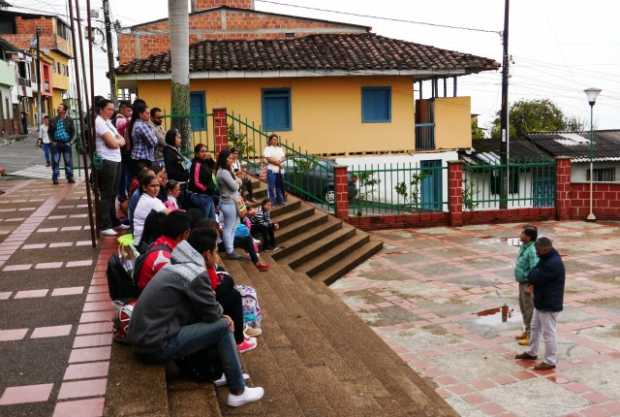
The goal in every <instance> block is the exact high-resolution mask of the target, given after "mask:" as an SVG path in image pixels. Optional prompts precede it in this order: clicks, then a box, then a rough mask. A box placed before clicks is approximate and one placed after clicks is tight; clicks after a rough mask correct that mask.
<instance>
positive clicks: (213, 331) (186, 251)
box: [128, 229, 264, 407]
mask: <svg viewBox="0 0 620 417" xmlns="http://www.w3.org/2000/svg"><path fill="white" fill-rule="evenodd" d="M216 239H217V234H216V233H214V232H212V231H210V230H208V229H196V230H194V231H193V232H192V233H191V235H190V237H189V242H188V241H183V242H181V243H179V244H178V245H177V247H176V248H175V250H174V251H173V252H172V259H171V265H169V266H167V267H165V268H163V269H162V270H160V271H159V272H158V273H157V274H156V275H155V276H154V277H153V279H152V280H151V281H150V282H149V285H147V286H146V288H145V289H144V291H143V292H142V294H140V298H139V299H138V302H137V304H136V306H135V308H134V310H133V314H132V317H131V322H130V324H129V330H128V340H129V342H130V343H132V344H133V345H134V349H135V351H136V353H137V354H138V355H140V356H141V357H142V358H144V359H146V360H148V361H152V362H160V363H165V362H167V361H170V360H181V359H185V358H187V357H188V356H190V355H193V354H195V353H197V352H201V351H205V350H207V349H209V348H217V352H218V355H219V359H220V361H221V362H222V367H223V368H224V374H225V376H226V381H227V383H228V388H229V391H230V393H229V395H228V400H227V404H228V405H229V406H231V407H239V406H242V405H244V404H247V403H250V402H254V401H258V400H260V399H261V398H262V397H263V395H264V390H263V389H262V388H261V387H254V388H250V387H246V386H245V382H244V380H243V374H242V371H241V361H240V359H239V353H238V351H237V345H236V343H235V340H234V337H233V333H232V331H233V330H234V324H233V321H232V319H231V318H230V317H228V316H225V315H224V314H223V310H222V306H221V305H220V304H219V303H218V301H217V299H216V296H215V292H214V291H213V288H212V287H211V281H210V279H209V275H208V274H207V271H206V266H213V265H215V262H216V252H215V247H216Z"/></svg>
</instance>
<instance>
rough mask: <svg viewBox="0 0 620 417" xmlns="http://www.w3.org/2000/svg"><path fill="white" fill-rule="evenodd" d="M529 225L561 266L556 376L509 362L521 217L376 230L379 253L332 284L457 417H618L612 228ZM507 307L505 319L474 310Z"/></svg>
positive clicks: (619, 349) (617, 303)
mask: <svg viewBox="0 0 620 417" xmlns="http://www.w3.org/2000/svg"><path fill="white" fill-rule="evenodd" d="M537 225H538V227H539V230H540V232H541V234H542V235H543V236H547V237H550V238H551V239H553V240H554V244H555V246H556V248H558V249H559V251H560V253H561V254H562V255H563V257H564V261H565V265H566V269H567V284H566V295H565V310H564V312H563V313H561V314H560V317H559V324H558V330H559V332H558V333H559V360H560V362H559V364H558V367H557V369H556V370H555V371H552V372H535V371H533V369H532V368H533V364H532V363H527V362H519V361H515V360H513V359H512V358H513V356H514V354H515V353H517V352H521V351H522V348H521V347H520V346H518V345H517V343H516V342H515V340H514V336H515V335H516V334H517V333H519V331H520V329H521V327H520V324H521V316H520V314H519V311H518V310H519V308H518V300H517V284H516V282H515V281H514V278H513V272H512V268H513V263H514V258H515V256H516V252H517V247H516V246H515V245H516V244H517V242H518V240H517V239H516V238H517V237H518V234H519V232H520V226H521V224H508V225H484V226H470V227H462V228H456V229H451V228H444V227H440V228H430V229H416V230H413V229H412V230H390V231H382V232H377V235H378V236H379V237H380V238H381V239H384V241H385V249H384V251H383V252H382V253H381V254H379V255H376V256H375V257H373V258H372V259H371V260H370V261H369V262H367V263H365V264H364V265H362V266H361V267H359V268H357V269H356V270H354V271H353V272H352V273H350V274H349V275H348V276H347V277H345V278H343V279H341V280H340V281H338V282H337V283H336V284H334V285H333V286H332V289H334V290H335V291H336V292H337V293H338V294H340V295H341V297H342V298H343V299H344V300H345V301H346V303H347V304H348V305H349V306H350V307H351V308H353V309H354V310H355V311H356V312H357V313H358V314H359V315H360V316H361V317H362V318H363V319H364V320H365V321H366V322H367V323H368V324H369V325H370V326H371V327H372V328H373V329H374V330H375V331H376V332H377V333H378V334H379V335H380V336H381V337H383V338H384V340H386V341H387V342H388V343H389V344H390V345H391V346H392V347H393V349H394V350H396V351H397V352H398V353H399V354H400V355H401V356H402V357H403V359H405V360H406V361H407V362H408V363H409V364H410V366H411V367H412V368H413V369H415V370H416V371H418V372H419V373H421V374H422V375H424V376H425V377H426V378H427V379H428V381H429V382H430V383H432V384H434V385H435V387H436V389H437V391H438V392H439V393H440V394H441V395H442V396H443V397H444V398H446V400H447V401H448V402H449V403H450V404H451V405H452V406H453V407H454V408H455V409H456V410H457V411H458V412H459V413H460V414H461V415H463V416H467V417H483V416H505V417H508V416H519V417H534V416H535V417H556V416H581V417H597V416H620V256H619V255H620V224H613V223H597V224H591V223H583V222H562V223H560V222H545V223H540V224H537ZM504 303H506V304H508V305H509V306H510V308H511V309H514V311H513V312H512V316H511V318H510V319H509V320H508V322H506V323H502V321H501V314H499V313H498V314H492V315H487V316H479V315H478V314H477V313H478V312H480V311H483V310H487V309H492V308H497V307H499V306H502V305H503V304H504ZM541 348H542V346H541Z"/></svg>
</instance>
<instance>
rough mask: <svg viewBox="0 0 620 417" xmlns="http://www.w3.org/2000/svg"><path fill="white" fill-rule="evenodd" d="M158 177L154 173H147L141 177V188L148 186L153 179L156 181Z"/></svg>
mask: <svg viewBox="0 0 620 417" xmlns="http://www.w3.org/2000/svg"><path fill="white" fill-rule="evenodd" d="M156 180H157V177H156V176H155V175H153V174H146V175H144V176H143V177H142V178H140V188H142V189H144V188H146V187H148V185H149V184H150V183H151V182H152V181H156Z"/></svg>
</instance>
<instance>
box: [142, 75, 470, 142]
mask: <svg viewBox="0 0 620 417" xmlns="http://www.w3.org/2000/svg"><path fill="white" fill-rule="evenodd" d="M365 86H391V87H392V120H391V122H390V123H362V105H361V94H362V93H361V91H362V90H361V89H362V87H365ZM280 87H286V88H290V89H291V109H292V129H291V130H290V131H286V132H278V133H279V134H281V136H282V137H283V138H285V139H287V140H289V141H292V142H294V143H295V145H297V146H301V148H302V149H305V150H307V151H308V152H311V153H321V154H337V153H345V152H376V151H403V150H412V149H414V147H415V145H414V144H415V129H414V120H415V119H414V107H413V102H414V100H413V80H412V79H410V78H404V77H386V78H375V77H349V78H287V79H275V80H274V79H250V80H192V83H191V90H192V91H205V93H206V109H207V111H208V112H211V111H212V109H213V108H218V107H226V108H227V109H228V111H229V112H232V111H234V112H235V113H238V114H240V115H242V116H243V117H244V118H247V119H248V120H249V121H253V122H254V123H255V124H256V125H257V126H258V125H260V124H261V120H262V116H261V90H262V89H263V88H280ZM138 96H139V97H140V98H142V99H144V100H146V102H147V103H148V104H149V106H151V107H154V106H157V107H160V108H162V109H163V110H164V111H165V112H166V113H169V112H170V83H169V82H168V81H140V82H138ZM467 117H469V113H467ZM211 122H212V121H211V120H210V121H209V130H211V129H212V127H211Z"/></svg>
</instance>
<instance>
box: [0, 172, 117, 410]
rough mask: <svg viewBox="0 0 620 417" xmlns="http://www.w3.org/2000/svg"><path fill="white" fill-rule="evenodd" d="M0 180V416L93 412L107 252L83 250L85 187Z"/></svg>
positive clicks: (104, 361) (107, 331) (106, 311)
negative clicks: (100, 275) (102, 275)
mask: <svg viewBox="0 0 620 417" xmlns="http://www.w3.org/2000/svg"><path fill="white" fill-rule="evenodd" d="M2 185H3V189H4V190H5V191H6V193H5V194H3V195H2V196H0V368H1V369H2V379H1V380H0V416H2V417H5V416H6V417H21V416H41V417H47V416H55V417H63V416H66V417H68V416H71V417H78V416H79V417H89V416H100V415H101V413H102V409H103V403H104V395H105V390H106V383H107V379H106V376H107V372H108V367H109V363H108V359H109V355H110V345H111V343H112V335H111V322H110V317H111V311H110V303H109V299H108V297H107V286H105V278H103V279H101V278H99V279H93V276H94V274H95V273H96V272H95V270H97V271H102V270H104V269H105V266H104V265H105V261H107V257H108V256H109V250H105V249H104V250H103V251H104V252H101V250H100V249H97V250H95V249H93V248H92V247H91V242H90V232H89V226H88V215H87V205H86V198H85V189H84V187H83V185H76V186H74V187H72V186H68V185H64V184H61V185H60V186H53V185H52V184H51V182H49V181H36V180H28V181H22V180H16V181H7V182H4V183H3V184H2ZM100 252H101V255H102V259H103V261H102V263H101V264H98V255H99V254H100Z"/></svg>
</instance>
